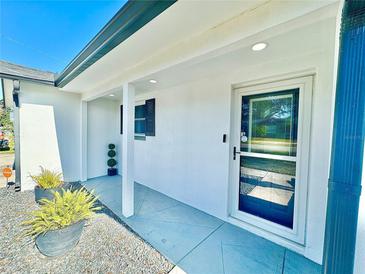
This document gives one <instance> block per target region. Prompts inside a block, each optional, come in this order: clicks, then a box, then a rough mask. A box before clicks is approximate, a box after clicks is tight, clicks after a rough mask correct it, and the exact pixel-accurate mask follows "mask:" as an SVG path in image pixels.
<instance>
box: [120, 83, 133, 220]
mask: <svg viewBox="0 0 365 274" xmlns="http://www.w3.org/2000/svg"><path fill="white" fill-rule="evenodd" d="M134 100H135V90H134V87H133V86H132V85H131V84H128V83H127V84H124V85H123V134H122V144H123V146H122V213H123V215H124V216H125V217H130V216H132V215H133V214H134V105H135V103H134Z"/></svg>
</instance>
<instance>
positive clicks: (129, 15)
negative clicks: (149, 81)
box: [55, 0, 177, 87]
mask: <svg viewBox="0 0 365 274" xmlns="http://www.w3.org/2000/svg"><path fill="white" fill-rule="evenodd" d="M176 1H177V0H162V1H161V0H150V1H132V0H129V1H128V2H127V3H126V4H125V5H124V6H123V7H122V8H121V9H120V10H119V11H118V12H117V14H116V15H115V16H114V17H113V18H112V19H111V20H110V21H109V22H108V23H107V24H106V25H105V27H104V28H103V29H102V30H101V31H100V32H99V33H98V34H97V35H96V36H95V37H94V38H93V39H92V40H91V41H90V42H89V43H88V44H87V45H86V47H85V48H84V49H83V50H82V51H81V52H80V53H79V54H78V55H77V56H76V57H75V58H74V59H73V60H72V61H71V62H70V63H69V64H68V65H67V67H66V68H65V69H64V70H63V71H62V72H61V74H60V75H59V76H58V77H57V79H56V81H55V84H56V86H58V87H64V86H65V85H67V84H68V83H69V82H70V81H71V80H73V79H74V78H76V77H77V76H78V75H79V74H80V73H82V72H83V71H84V70H86V69H87V68H88V67H90V66H91V65H92V64H94V63H95V62H96V61H98V60H99V59H100V58H101V57H103V56H104V55H105V54H107V53H108V52H109V51H111V50H112V49H113V48H115V47H116V46H118V45H119V44H120V43H122V42H123V41H125V40H126V39H128V38H129V37H130V36H132V35H133V34H134V33H135V32H136V31H138V30H139V29H140V28H142V27H143V26H144V25H146V24H147V23H148V22H150V21H151V20H152V19H153V18H155V17H157V16H158V15H159V14H161V13H162V12H163V11H165V10H166V9H167V8H169V7H170V6H171V5H173V4H174V3H175V2H176ZM146 43H148V41H146Z"/></svg>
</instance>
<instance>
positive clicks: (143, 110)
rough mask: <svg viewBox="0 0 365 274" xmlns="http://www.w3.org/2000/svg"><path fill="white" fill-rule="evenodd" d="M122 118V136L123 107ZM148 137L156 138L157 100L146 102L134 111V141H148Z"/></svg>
mask: <svg viewBox="0 0 365 274" xmlns="http://www.w3.org/2000/svg"><path fill="white" fill-rule="evenodd" d="M120 117H121V119H120V121H121V124H120V134H123V106H120ZM146 136H155V99H149V100H146V101H145V102H144V104H138V105H136V106H135V109H134V139H135V140H146Z"/></svg>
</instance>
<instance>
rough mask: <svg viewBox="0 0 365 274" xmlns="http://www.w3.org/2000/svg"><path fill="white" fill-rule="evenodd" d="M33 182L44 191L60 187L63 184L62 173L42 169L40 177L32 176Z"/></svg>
mask: <svg viewBox="0 0 365 274" xmlns="http://www.w3.org/2000/svg"><path fill="white" fill-rule="evenodd" d="M30 177H31V178H32V180H33V181H34V182H35V183H36V184H37V185H38V186H39V187H40V188H44V189H48V188H56V187H60V186H61V185H62V184H63V181H62V173H61V172H56V171H51V170H49V169H46V168H43V167H41V172H40V173H39V174H38V175H30Z"/></svg>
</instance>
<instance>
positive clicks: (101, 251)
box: [0, 188, 173, 274]
mask: <svg viewBox="0 0 365 274" xmlns="http://www.w3.org/2000/svg"><path fill="white" fill-rule="evenodd" d="M0 201H1V203H0V206H1V210H0V273H68V274H69V273H86V272H87V273H168V272H169V271H170V270H171V269H172V268H173V264H172V263H170V262H169V261H168V260H167V259H166V258H165V257H163V256H162V255H161V254H160V253H159V252H158V251H156V250H155V249H153V248H152V247H151V246H150V245H149V244H147V243H146V242H144V241H143V240H142V239H141V238H140V237H138V236H137V235H136V234H134V233H133V232H132V231H130V229H128V228H127V227H125V226H123V225H122V224H120V223H118V222H116V221H115V220H114V219H112V218H110V217H109V216H107V215H105V214H104V213H101V214H96V215H95V217H94V218H93V219H92V220H90V221H88V223H87V224H86V226H85V228H84V231H83V233H82V236H81V239H80V242H79V243H78V245H77V246H76V247H75V248H74V249H72V250H71V251H70V252H69V253H67V254H66V255H64V256H60V257H46V256H43V255H42V254H41V253H40V252H39V251H38V249H37V247H36V246H35V244H34V241H33V240H32V239H30V238H24V237H22V236H21V233H22V229H23V227H22V226H21V225H20V224H21V222H22V221H23V220H24V219H25V218H27V215H26V213H28V212H30V211H31V210H33V209H36V208H37V207H38V206H37V204H36V203H35V201H34V192H33V191H26V192H14V189H13V188H10V189H6V188H1V189H0Z"/></svg>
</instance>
